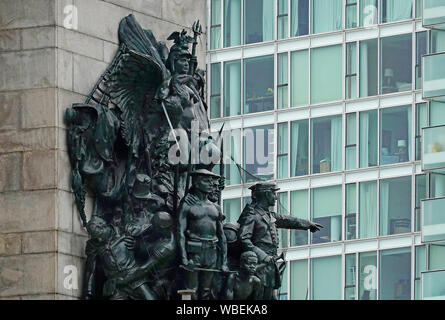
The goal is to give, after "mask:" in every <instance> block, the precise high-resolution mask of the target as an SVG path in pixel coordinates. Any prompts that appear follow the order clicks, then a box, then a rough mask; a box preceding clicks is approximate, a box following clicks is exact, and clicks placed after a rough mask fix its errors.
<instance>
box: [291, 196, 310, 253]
mask: <svg viewBox="0 0 445 320" xmlns="http://www.w3.org/2000/svg"><path fill="white" fill-rule="evenodd" d="M308 193H309V191H308V190H296V191H292V192H291V193H290V207H291V210H290V212H291V215H292V216H294V217H297V218H300V219H308V218H309V214H308V213H309V208H308ZM290 241H291V247H295V246H303V245H306V244H307V243H308V233H307V231H306V230H291V231H290Z"/></svg>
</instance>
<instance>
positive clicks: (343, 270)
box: [340, 249, 346, 300]
mask: <svg viewBox="0 0 445 320" xmlns="http://www.w3.org/2000/svg"><path fill="white" fill-rule="evenodd" d="M342 251H344V250H343V249H342ZM340 260H341V284H342V287H343V290H342V291H341V300H345V291H346V290H345V289H346V255H345V254H344V252H342V254H341V256H340Z"/></svg>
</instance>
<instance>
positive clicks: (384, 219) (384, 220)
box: [380, 177, 411, 236]
mask: <svg viewBox="0 0 445 320" xmlns="http://www.w3.org/2000/svg"><path fill="white" fill-rule="evenodd" d="M408 232H411V177H402V178H394V179H385V180H381V181H380V235H382V236H386V235H390V234H399V233H408Z"/></svg>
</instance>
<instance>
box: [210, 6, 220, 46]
mask: <svg viewBox="0 0 445 320" xmlns="http://www.w3.org/2000/svg"><path fill="white" fill-rule="evenodd" d="M211 9H212V22H211V34H210V39H211V41H210V49H218V48H221V0H212V3H211Z"/></svg>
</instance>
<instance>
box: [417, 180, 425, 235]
mask: <svg viewBox="0 0 445 320" xmlns="http://www.w3.org/2000/svg"><path fill="white" fill-rule="evenodd" d="M426 197H427V196H426V175H425V174H421V175H417V176H416V209H415V219H416V222H415V231H420V226H421V221H420V212H421V210H420V203H421V200H422V199H426Z"/></svg>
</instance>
